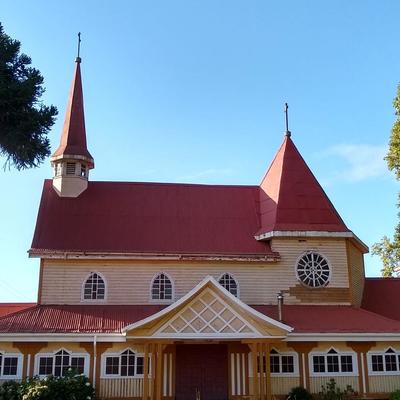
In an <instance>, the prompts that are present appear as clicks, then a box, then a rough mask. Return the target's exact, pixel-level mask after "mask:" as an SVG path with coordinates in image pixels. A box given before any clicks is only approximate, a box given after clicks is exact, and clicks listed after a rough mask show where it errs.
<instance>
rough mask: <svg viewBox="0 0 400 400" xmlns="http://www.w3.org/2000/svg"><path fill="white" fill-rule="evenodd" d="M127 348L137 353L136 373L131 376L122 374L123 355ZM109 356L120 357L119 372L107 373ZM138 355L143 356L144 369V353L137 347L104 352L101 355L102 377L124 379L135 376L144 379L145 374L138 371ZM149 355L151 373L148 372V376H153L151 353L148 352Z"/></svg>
mask: <svg viewBox="0 0 400 400" xmlns="http://www.w3.org/2000/svg"><path fill="white" fill-rule="evenodd" d="M127 350H130V351H132V352H133V353H135V375H133V376H130V375H129V376H122V375H121V356H122V354H123V353H124V352H125V351H127ZM108 357H118V358H119V365H118V374H106V361H107V358H108ZM137 357H143V370H144V364H145V363H144V353H141V352H138V351H136V350H135V349H132V348H130V347H129V348H126V349H123V350H121V351H119V352H112V353H103V354H102V355H101V368H100V377H101V378H102V379H124V378H127V379H135V378H138V379H142V378H143V376H144V374H138V373H137V362H136V358H137ZM148 357H149V363H148V365H149V374H148V377H149V378H151V353H149V354H148Z"/></svg>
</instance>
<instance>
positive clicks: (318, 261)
mask: <svg viewBox="0 0 400 400" xmlns="http://www.w3.org/2000/svg"><path fill="white" fill-rule="evenodd" d="M296 275H297V279H298V280H299V281H300V282H301V283H302V284H304V285H306V286H308V287H311V288H318V287H324V286H326V285H327V284H328V283H329V280H330V277H331V268H330V266H329V264H328V260H327V259H326V258H325V257H324V256H322V255H321V254H319V253H317V252H315V251H307V252H306V253H304V254H303V255H302V256H301V257H300V258H299V260H298V261H297V265H296Z"/></svg>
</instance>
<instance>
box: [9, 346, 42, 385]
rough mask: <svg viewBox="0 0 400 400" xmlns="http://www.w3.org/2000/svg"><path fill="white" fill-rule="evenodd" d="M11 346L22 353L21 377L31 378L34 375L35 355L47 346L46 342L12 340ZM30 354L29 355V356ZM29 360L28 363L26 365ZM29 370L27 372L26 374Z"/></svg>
mask: <svg viewBox="0 0 400 400" xmlns="http://www.w3.org/2000/svg"><path fill="white" fill-rule="evenodd" d="M13 347H15V348H17V349H18V350H19V351H20V352H21V353H22V354H23V356H24V357H23V366H22V379H26V378H32V377H33V376H34V370H33V369H34V367H35V355H36V354H37V353H39V352H40V350H42V349H43V348H45V347H47V342H40V343H32V342H13ZM29 355H30V357H29ZM28 360H29V365H28ZM28 372H29V374H28Z"/></svg>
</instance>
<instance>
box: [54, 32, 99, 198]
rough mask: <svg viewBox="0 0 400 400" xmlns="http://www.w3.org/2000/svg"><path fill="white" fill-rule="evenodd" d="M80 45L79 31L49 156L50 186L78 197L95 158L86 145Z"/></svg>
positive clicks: (84, 188)
mask: <svg viewBox="0 0 400 400" xmlns="http://www.w3.org/2000/svg"><path fill="white" fill-rule="evenodd" d="M80 44H81V34H80V33H79V34H78V52H77V57H76V60H75V73H74V78H73V80H72V86H71V91H70V95H69V99H68V104H67V110H66V113H65V120H64V126H63V129H62V132H61V140H60V145H59V146H58V148H57V150H56V151H55V152H54V154H53V155H52V156H51V157H50V161H51V164H52V166H53V168H54V177H53V187H54V189H55V190H56V192H57V193H58V195H59V196H61V197H78V196H79V195H80V194H81V193H82V192H83V191H85V190H86V189H87V186H88V177H89V170H90V169H92V168H94V160H93V157H92V155H91V154H90V153H89V150H88V148H87V144H86V130H85V113H84V110H83V91H82V77H81V58H80Z"/></svg>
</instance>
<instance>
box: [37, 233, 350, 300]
mask: <svg viewBox="0 0 400 400" xmlns="http://www.w3.org/2000/svg"><path fill="white" fill-rule="evenodd" d="M272 246H273V250H275V251H278V252H279V253H280V254H281V257H282V260H281V261H279V262H277V263H269V264H257V265H255V264H223V263H219V264H204V263H184V262H182V263H179V262H176V263H173V262H164V263H161V262H154V263H150V262H142V263H140V262H126V261H105V260H92V261H80V260H46V261H45V263H44V268H43V276H42V279H43V281H42V293H41V300H42V303H43V304H78V303H80V302H81V291H82V283H83V281H84V279H85V278H86V277H87V276H88V275H89V273H90V272H92V271H97V272H100V273H101V274H102V275H103V276H104V277H105V279H106V284H107V299H106V301H105V303H107V304H145V303H148V302H151V300H150V284H151V281H152V279H153V277H154V275H155V274H156V273H158V272H160V271H164V272H166V273H167V274H168V275H169V276H170V277H171V278H172V279H173V281H174V292H175V298H174V300H177V299H179V298H180V297H182V296H183V295H185V294H186V293H187V292H188V291H189V290H191V289H192V288H193V287H194V286H195V285H197V284H198V283H199V282H200V281H201V280H202V279H204V277H205V276H207V275H212V276H213V277H215V278H216V279H218V278H219V277H220V276H221V274H222V273H223V272H229V273H231V274H232V275H233V276H234V277H235V278H236V279H237V281H238V283H239V292H240V294H239V297H240V298H241V300H243V301H244V302H246V303H248V304H275V303H276V292H277V291H278V290H288V289H290V288H291V287H294V286H295V285H296V284H298V282H297V281H296V274H295V263H296V261H297V259H298V258H299V256H300V255H301V254H302V253H303V252H304V251H306V250H316V251H320V252H321V253H322V254H324V255H325V256H326V257H327V258H328V260H329V262H330V264H331V267H332V280H331V282H330V284H329V285H328V287H329V288H330V287H332V288H348V287H349V280H348V270H347V255H346V244H345V240H326V239H323V240H322V239H321V240H315V239H313V240H308V239H307V240H306V241H299V240H297V239H279V240H278V239H274V240H273V242H272ZM285 302H286V303H287V304H296V303H300V300H299V299H297V298H296V297H295V296H289V295H288V296H287V297H286V299H285ZM324 302H325V303H326V302H327V300H326V299H324V297H323V296H322V298H321V303H324Z"/></svg>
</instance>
